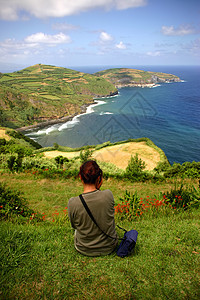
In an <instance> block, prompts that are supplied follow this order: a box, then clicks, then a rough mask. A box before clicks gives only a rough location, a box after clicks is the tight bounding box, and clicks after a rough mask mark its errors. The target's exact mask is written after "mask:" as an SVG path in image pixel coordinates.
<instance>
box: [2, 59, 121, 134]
mask: <svg viewBox="0 0 200 300" xmlns="http://www.w3.org/2000/svg"><path fill="white" fill-rule="evenodd" d="M116 92H117V90H116V88H115V87H114V86H113V85H112V84H111V83H109V82H108V81H107V80H105V79H104V78H97V77H96V76H93V75H90V74H84V73H81V72H77V71H74V70H71V69H66V68H60V67H55V66H47V65H42V64H38V65H35V66H32V67H29V68H26V69H23V70H21V71H18V72H14V73H5V74H0V125H1V126H7V127H12V128H16V127H22V126H26V125H31V124H35V123H38V122H42V121H46V120H52V119H58V118H62V117H66V116H70V115H73V114H74V113H80V112H81V110H82V108H81V107H82V106H84V105H85V104H88V103H91V102H92V101H93V98H94V97H98V96H106V95H110V94H113V93H116Z"/></svg>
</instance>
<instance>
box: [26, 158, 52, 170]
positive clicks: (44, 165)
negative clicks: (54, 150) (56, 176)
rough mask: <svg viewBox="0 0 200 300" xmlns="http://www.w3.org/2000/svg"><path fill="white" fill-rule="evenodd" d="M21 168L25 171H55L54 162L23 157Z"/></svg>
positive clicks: (46, 159)
mask: <svg viewBox="0 0 200 300" xmlns="http://www.w3.org/2000/svg"><path fill="white" fill-rule="evenodd" d="M22 168H23V169H25V170H30V169H33V168H34V169H51V170H53V169H57V165H56V163H55V162H53V161H51V160H49V159H48V158H42V157H25V158H24V159H23V161H22Z"/></svg>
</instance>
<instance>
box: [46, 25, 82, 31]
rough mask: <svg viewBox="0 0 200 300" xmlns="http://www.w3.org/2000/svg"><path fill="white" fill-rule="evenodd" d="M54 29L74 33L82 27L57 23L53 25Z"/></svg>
mask: <svg viewBox="0 0 200 300" xmlns="http://www.w3.org/2000/svg"><path fill="white" fill-rule="evenodd" d="M52 28H53V29H54V30H59V31H72V30H77V29H79V28H80V27H79V26H76V25H72V24H67V23H55V24H53V26H52Z"/></svg>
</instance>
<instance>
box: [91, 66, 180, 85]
mask: <svg viewBox="0 0 200 300" xmlns="http://www.w3.org/2000/svg"><path fill="white" fill-rule="evenodd" d="M95 75H96V76H99V77H103V78H105V79H106V80H108V81H109V82H110V83H112V84H114V85H115V86H116V87H122V86H138V85H139V86H140V85H142V86H143V85H144V86H146V85H147V86H148V85H150V84H156V83H160V82H179V81H180V78H179V77H177V76H175V75H172V74H166V73H159V72H149V71H142V70H135V69H127V68H115V69H108V70H105V71H100V72H97V73H95Z"/></svg>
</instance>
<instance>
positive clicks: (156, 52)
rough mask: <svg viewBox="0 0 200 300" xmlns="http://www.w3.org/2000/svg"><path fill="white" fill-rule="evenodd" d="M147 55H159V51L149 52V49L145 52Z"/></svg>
mask: <svg viewBox="0 0 200 300" xmlns="http://www.w3.org/2000/svg"><path fill="white" fill-rule="evenodd" d="M146 54H147V55H148V56H154V57H155V56H160V51H154V52H151V51H149V52H147V53H146Z"/></svg>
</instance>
